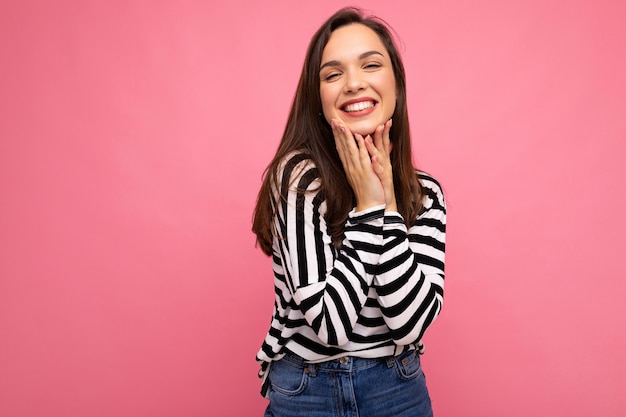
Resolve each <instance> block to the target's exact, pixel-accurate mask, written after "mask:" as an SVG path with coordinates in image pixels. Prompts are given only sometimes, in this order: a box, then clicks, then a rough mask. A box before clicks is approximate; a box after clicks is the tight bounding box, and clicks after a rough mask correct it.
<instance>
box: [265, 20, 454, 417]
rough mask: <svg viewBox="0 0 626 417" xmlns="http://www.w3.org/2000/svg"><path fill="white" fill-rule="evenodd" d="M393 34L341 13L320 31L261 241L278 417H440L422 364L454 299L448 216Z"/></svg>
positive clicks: (277, 160)
mask: <svg viewBox="0 0 626 417" xmlns="http://www.w3.org/2000/svg"><path fill="white" fill-rule="evenodd" d="M405 85H406V82H405V74H404V67H403V64H402V61H401V59H400V55H399V53H398V51H397V48H396V46H395V44H394V41H393V38H392V37H391V35H390V32H389V30H388V28H387V27H386V26H385V25H384V24H383V23H382V22H381V21H380V20H378V19H377V18H374V17H364V16H363V15H362V13H361V12H360V11H359V10H357V9H352V8H347V9H342V10H340V11H338V12H337V13H335V14H334V15H333V16H332V17H330V18H329V19H328V20H327V21H326V22H325V23H324V24H323V25H322V27H321V28H320V29H319V30H318V31H317V32H316V33H315V35H314V36H313V38H312V40H311V43H310V45H309V48H308V51H307V55H306V58H305V63H304V67H303V70H302V75H301V77H300V81H299V84H298V88H297V91H296V95H295V98H294V102H293V105H292V108H291V112H290V114H289V119H288V121H287V126H286V128H285V132H284V134H283V137H282V140H281V142H280V145H279V147H278V150H277V152H276V155H275V156H274V159H273V160H272V162H271V163H270V165H269V166H268V169H267V172H266V175H265V178H264V181H263V185H262V187H261V190H260V192H259V196H258V200H257V204H256V208H255V213H254V223H253V231H254V232H255V233H256V235H257V242H258V244H259V245H260V247H261V249H262V250H263V252H265V253H266V254H267V255H268V256H272V259H273V271H274V282H275V293H276V300H275V306H274V315H273V319H272V323H271V326H270V329H269V332H268V334H267V337H266V338H265V341H264V343H263V345H262V347H261V350H260V351H259V353H258V355H257V359H258V361H259V362H260V364H261V371H260V376H261V377H262V378H263V388H262V394H263V395H265V396H266V397H267V398H269V400H270V402H269V405H268V407H267V410H266V413H265V415H266V416H277V417H278V416H289V417H294V416H307V417H315V416H344V415H354V416H357V415H358V416H360V417H367V416H375V417H384V416H393V417H402V416H412V417H415V416H430V415H432V410H431V405H430V398H429V396H428V391H427V389H426V383H425V378H424V374H423V372H422V369H421V365H420V359H419V354H420V353H421V352H422V349H423V345H422V343H421V339H422V336H423V334H424V331H425V330H426V328H427V327H428V326H429V325H430V324H431V323H432V322H433V320H434V319H435V317H436V316H437V315H438V314H439V312H440V310H441V306H442V300H443V298H442V297H443V281H444V271H443V264H444V243H445V220H446V210H445V203H444V199H443V194H442V191H441V188H440V186H439V184H438V183H437V182H436V181H435V180H434V179H433V178H431V177H430V176H428V175H427V174H425V173H423V172H420V171H416V170H415V168H414V167H413V164H412V158H411V143H410V135H409V119H408V113H407V105H406V86H405Z"/></svg>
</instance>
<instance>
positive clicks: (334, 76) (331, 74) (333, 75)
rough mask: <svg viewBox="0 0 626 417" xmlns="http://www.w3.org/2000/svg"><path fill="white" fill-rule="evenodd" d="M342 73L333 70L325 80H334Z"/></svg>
mask: <svg viewBox="0 0 626 417" xmlns="http://www.w3.org/2000/svg"><path fill="white" fill-rule="evenodd" d="M340 75H341V74H340V73H338V72H331V73H330V74H328V75H326V76H325V77H324V81H333V80H335V79H337V78H338V77H339V76H340Z"/></svg>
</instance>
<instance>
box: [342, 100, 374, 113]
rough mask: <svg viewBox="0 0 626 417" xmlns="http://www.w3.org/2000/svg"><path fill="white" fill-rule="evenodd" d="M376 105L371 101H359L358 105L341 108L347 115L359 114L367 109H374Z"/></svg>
mask: <svg viewBox="0 0 626 417" xmlns="http://www.w3.org/2000/svg"><path fill="white" fill-rule="evenodd" d="M375 105H376V102H374V101H369V100H368V101H359V102H357V103H351V104H346V105H344V106H343V107H342V108H341V110H343V111H345V112H347V113H353V112H357V111H361V110H365V109H370V108H372V107H374V106H375Z"/></svg>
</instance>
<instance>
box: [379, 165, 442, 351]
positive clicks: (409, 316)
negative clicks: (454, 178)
mask: <svg viewBox="0 0 626 417" xmlns="http://www.w3.org/2000/svg"><path fill="white" fill-rule="evenodd" d="M420 181H421V183H422V185H423V186H424V187H423V188H424V193H425V196H424V208H423V210H422V212H421V213H420V215H419V216H418V218H417V219H416V220H415V222H414V223H413V225H412V226H411V227H410V228H409V229H408V230H407V228H406V226H405V224H404V220H403V219H402V217H401V216H400V215H399V214H398V213H388V214H386V215H385V225H384V231H383V235H384V249H383V253H382V255H381V258H380V264H379V265H378V268H377V274H376V277H375V279H374V286H375V288H376V292H377V294H378V302H379V304H380V306H381V311H382V314H383V317H384V320H385V323H386V324H387V326H388V327H389V329H390V330H391V336H392V338H393V340H394V342H395V343H396V344H397V345H408V344H412V343H417V342H419V341H420V340H421V338H422V336H423V334H424V332H425V330H426V328H427V327H428V326H429V325H430V324H431V323H432V322H433V320H434V319H435V318H436V317H437V315H438V314H439V312H440V311H441V307H442V304H443V287H444V255H445V233H446V204H445V201H444V197H443V192H442V190H441V187H440V186H439V184H438V183H437V182H436V181H435V180H434V179H433V178H431V177H430V176H428V175H425V174H422V173H420Z"/></svg>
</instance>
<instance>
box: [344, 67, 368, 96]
mask: <svg viewBox="0 0 626 417" xmlns="http://www.w3.org/2000/svg"><path fill="white" fill-rule="evenodd" d="M366 85H367V84H366V82H365V79H364V78H363V76H362V74H361V73H360V72H359V71H347V72H346V76H345V84H344V92H346V93H354V92H357V91H359V90H363V89H365V87H366Z"/></svg>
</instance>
